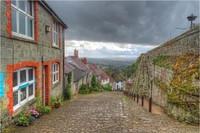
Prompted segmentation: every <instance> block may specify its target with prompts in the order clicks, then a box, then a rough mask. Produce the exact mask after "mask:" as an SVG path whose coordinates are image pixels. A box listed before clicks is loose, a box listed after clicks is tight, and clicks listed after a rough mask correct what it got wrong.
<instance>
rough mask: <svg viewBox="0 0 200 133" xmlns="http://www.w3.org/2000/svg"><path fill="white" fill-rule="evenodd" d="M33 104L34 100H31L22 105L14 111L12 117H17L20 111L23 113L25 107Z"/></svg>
mask: <svg viewBox="0 0 200 133" xmlns="http://www.w3.org/2000/svg"><path fill="white" fill-rule="evenodd" d="M35 102H36V98H33V99H31V100H30V101H28V102H27V103H25V104H24V105H22V106H21V107H19V108H18V109H16V110H14V113H13V115H12V117H16V116H18V115H19V114H20V113H21V112H22V111H25V108H26V106H30V105H32V104H34V103H35Z"/></svg>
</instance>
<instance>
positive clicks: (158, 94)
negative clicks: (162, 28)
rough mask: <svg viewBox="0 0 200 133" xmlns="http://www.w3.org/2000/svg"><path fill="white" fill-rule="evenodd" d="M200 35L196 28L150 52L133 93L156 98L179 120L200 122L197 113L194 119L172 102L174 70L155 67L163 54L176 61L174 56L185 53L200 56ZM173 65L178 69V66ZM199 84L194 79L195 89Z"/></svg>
mask: <svg viewBox="0 0 200 133" xmlns="http://www.w3.org/2000/svg"><path fill="white" fill-rule="evenodd" d="M199 33H200V31H199V26H197V27H195V28H194V29H192V30H189V31H187V32H186V33H183V34H182V35H180V36H178V37H176V38H174V39H172V40H170V41H169V42H166V43H165V44H163V45H161V46H159V47H157V48H155V49H153V50H151V51H148V52H147V53H146V54H143V55H141V61H140V63H139V65H138V69H137V71H136V73H135V74H134V75H135V79H134V84H133V90H132V91H133V93H135V94H139V95H144V96H145V97H146V98H149V97H151V96H152V99H153V102H155V103H156V104H158V105H160V106H161V107H163V109H164V110H165V111H166V113H167V114H169V115H172V116H174V117H175V118H177V119H179V118H181V120H183V121H187V118H188V117H190V118H194V119H196V121H195V122H194V121H193V122H194V123H198V122H199V118H198V115H196V114H195V116H194V114H193V113H191V111H189V110H185V109H183V108H181V107H180V106H176V104H174V103H171V102H169V93H170V92H171V91H172V89H173V87H172V85H171V84H172V79H174V77H175V75H174V69H173V67H172V68H170V67H169V68H168V67H164V66H158V65H156V64H154V59H155V58H157V57H159V56H161V55H166V56H171V57H172V58H173V57H174V58H175V59H174V60H175V61H176V60H178V58H179V57H182V56H184V55H185V54H189V55H194V56H198V57H199V51H200V49H199V44H200V41H199V36H200V34H199ZM176 58H177V59H176ZM191 62H192V60H187V61H185V63H188V64H190V63H191ZM193 62H194V61H193ZM196 62H197V60H196ZM170 65H171V66H175V65H178V64H170ZM196 65H198V64H196ZM186 69H187V68H186ZM188 69H189V68H188ZM188 74H189V73H188ZM196 75H197V77H198V76H200V75H199V73H198V72H197V74H196ZM176 78H177V77H176ZM197 81H198V82H200V80H193V82H192V84H191V86H194V87H199V86H198V85H197V84H196V83H197ZM185 82H187V81H185ZM199 89H200V88H199ZM183 97H188V98H186V99H190V101H192V102H193V101H194V100H195V99H194V98H193V97H191V96H190V97H189V96H186V95H184V96H183ZM177 102H180V101H177ZM183 103H184V101H183ZM197 104H198V102H197V103H194V105H197Z"/></svg>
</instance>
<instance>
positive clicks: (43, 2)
mask: <svg viewBox="0 0 200 133" xmlns="http://www.w3.org/2000/svg"><path fill="white" fill-rule="evenodd" d="M38 1H39V2H40V3H41V4H42V5H43V6H44V7H45V8H46V9H47V11H48V12H49V13H50V14H51V15H52V16H53V17H54V18H56V19H57V20H58V21H59V22H60V23H61V24H62V26H63V27H64V28H65V29H67V28H68V26H67V25H66V24H65V23H64V22H63V21H62V20H61V19H60V17H58V15H57V14H56V13H55V12H54V11H53V9H52V8H51V7H50V6H49V5H48V4H47V3H46V2H45V0H38Z"/></svg>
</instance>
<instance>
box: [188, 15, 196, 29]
mask: <svg viewBox="0 0 200 133" xmlns="http://www.w3.org/2000/svg"><path fill="white" fill-rule="evenodd" d="M196 18H197V16H195V15H193V14H191V15H190V16H188V17H187V19H188V21H191V27H190V28H191V29H192V22H193V21H194V20H195V19H196Z"/></svg>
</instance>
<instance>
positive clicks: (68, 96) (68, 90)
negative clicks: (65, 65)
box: [64, 72, 72, 100]
mask: <svg viewBox="0 0 200 133" xmlns="http://www.w3.org/2000/svg"><path fill="white" fill-rule="evenodd" d="M71 82H72V72H70V73H68V74H67V85H66V88H65V94H64V98H65V99H67V100H70V99H71V97H72V92H71V87H72V86H71Z"/></svg>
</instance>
